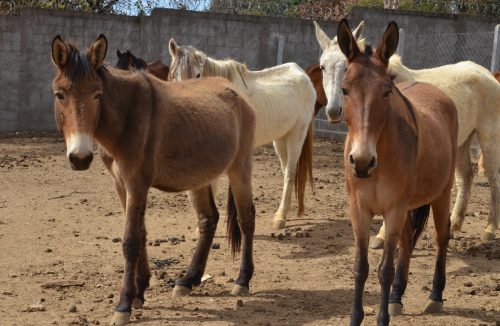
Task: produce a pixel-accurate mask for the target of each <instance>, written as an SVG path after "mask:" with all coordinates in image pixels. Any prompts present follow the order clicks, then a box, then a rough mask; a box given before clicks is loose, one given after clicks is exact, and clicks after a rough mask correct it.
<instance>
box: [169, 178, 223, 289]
mask: <svg viewBox="0 0 500 326" xmlns="http://www.w3.org/2000/svg"><path fill="white" fill-rule="evenodd" d="M189 198H190V199H191V203H192V204H193V207H194V209H195V211H196V214H197V215H198V229H199V230H200V237H199V238H198V243H197V244H196V249H195V251H194V254H193V258H192V260H191V264H190V265H189V268H188V269H187V271H186V275H185V276H184V277H183V278H181V279H179V280H177V281H176V282H175V288H174V291H173V293H172V296H174V297H175V296H186V295H188V294H189V293H191V290H192V288H193V285H199V284H200V283H201V277H202V276H203V272H204V271H205V266H206V265H207V258H208V253H209V251H210V247H211V246H212V241H213V239H214V235H215V230H216V229H217V222H218V221H219V212H218V211H217V207H216V206H215V202H214V197H213V194H212V188H211V186H210V185H209V186H207V187H204V188H200V189H196V190H191V191H190V192H189Z"/></svg>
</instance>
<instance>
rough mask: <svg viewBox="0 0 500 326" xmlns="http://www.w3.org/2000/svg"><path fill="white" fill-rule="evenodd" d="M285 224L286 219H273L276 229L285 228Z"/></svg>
mask: <svg viewBox="0 0 500 326" xmlns="http://www.w3.org/2000/svg"><path fill="white" fill-rule="evenodd" d="M285 226H286V220H274V221H273V228H274V229H276V230H279V229H284V228H285Z"/></svg>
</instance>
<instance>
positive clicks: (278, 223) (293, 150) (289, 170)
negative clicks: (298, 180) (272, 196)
mask: <svg viewBox="0 0 500 326" xmlns="http://www.w3.org/2000/svg"><path fill="white" fill-rule="evenodd" d="M307 130H308V125H305V126H301V125H300V123H297V124H296V125H295V127H294V128H293V129H292V130H290V131H289V132H288V133H287V134H286V136H285V137H283V138H282V139H283V140H285V141H286V152H287V159H286V168H285V171H284V178H283V194H282V196H281V202H280V207H279V208H278V211H277V212H276V214H275V215H274V219H273V227H274V228H275V229H282V228H284V227H285V225H286V214H287V213H288V210H289V209H290V206H291V202H292V192H293V186H294V184H295V174H296V173H297V162H298V161H299V158H300V154H301V152H302V146H303V145H304V141H305V139H306V136H307ZM282 166H283V164H282Z"/></svg>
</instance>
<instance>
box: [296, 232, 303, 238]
mask: <svg viewBox="0 0 500 326" xmlns="http://www.w3.org/2000/svg"><path fill="white" fill-rule="evenodd" d="M295 237H296V238H303V237H304V233H303V232H302V231H297V232H295Z"/></svg>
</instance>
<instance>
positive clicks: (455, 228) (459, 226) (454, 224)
mask: <svg viewBox="0 0 500 326" xmlns="http://www.w3.org/2000/svg"><path fill="white" fill-rule="evenodd" d="M460 229H462V224H461V223H458V222H455V221H453V219H452V220H451V225H450V233H453V232H459V231H460Z"/></svg>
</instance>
